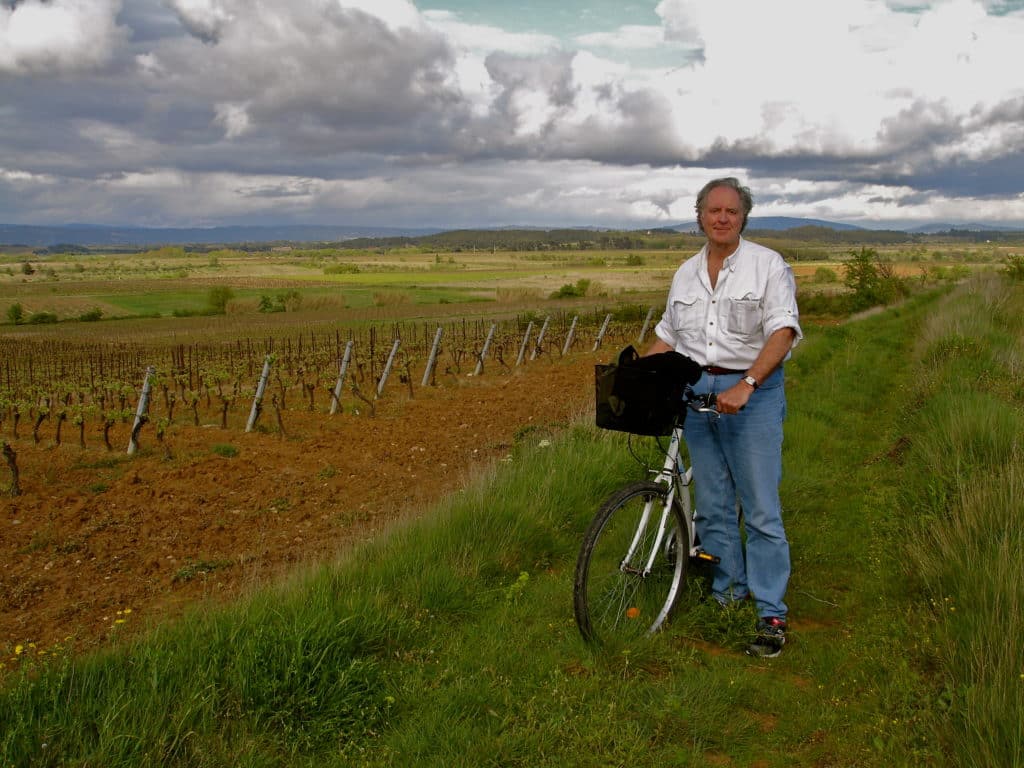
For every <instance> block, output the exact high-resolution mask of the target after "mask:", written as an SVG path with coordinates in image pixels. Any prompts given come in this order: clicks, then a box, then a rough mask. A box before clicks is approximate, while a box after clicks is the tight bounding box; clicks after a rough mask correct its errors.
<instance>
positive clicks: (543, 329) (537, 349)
mask: <svg viewBox="0 0 1024 768" xmlns="http://www.w3.org/2000/svg"><path fill="white" fill-rule="evenodd" d="M550 322H551V315H548V316H547V317H545V318H544V325H542V326H541V327H540V333H538V334H537V343H536V344H534V345H533V351H532V352H531V353H530V359H531V360H536V359H537V355H539V354H540V353H541V352H543V351H544V349H543V347H542V346H541V345H542V344H543V343H544V334H546V333H547V332H548V325H549V324H550Z"/></svg>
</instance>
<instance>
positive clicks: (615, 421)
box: [594, 346, 701, 435]
mask: <svg viewBox="0 0 1024 768" xmlns="http://www.w3.org/2000/svg"><path fill="white" fill-rule="evenodd" d="M700 376H701V368H700V366H699V365H697V363H695V362H694V361H693V360H691V359H690V358H689V357H687V356H686V355H681V354H679V353H678V352H671V351H670V352H661V353H659V354H655V355H648V356H647V357H640V355H639V354H637V351H636V350H635V349H634V348H633V347H632V346H628V347H626V348H625V349H624V350H622V352H621V353H620V354H619V360H618V362H617V363H612V364H610V365H596V366H594V386H595V392H596V406H597V408H596V413H597V426H599V427H601V428H602V429H612V430H615V431H617V432H631V433H633V434H634V435H670V434H672V427H673V426H674V425H675V424H676V422H677V420H678V422H679V423H680V424H681V423H682V421H683V418H684V416H685V413H686V406H685V405H684V404H683V390H684V389H685V388H686V386H687V385H688V384H695V383H696V382H697V380H698V379H699V378H700Z"/></svg>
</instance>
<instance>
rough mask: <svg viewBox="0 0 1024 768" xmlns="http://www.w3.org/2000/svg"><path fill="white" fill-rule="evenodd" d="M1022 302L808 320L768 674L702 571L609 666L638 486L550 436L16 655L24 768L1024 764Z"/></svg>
mask: <svg viewBox="0 0 1024 768" xmlns="http://www.w3.org/2000/svg"><path fill="white" fill-rule="evenodd" d="M1022 310H1024V294H1022V292H1021V290H1020V288H1017V289H1010V288H1007V287H1006V286H1002V287H1001V288H999V289H998V290H997V288H996V287H993V286H982V287H979V284H973V285H971V286H967V287H964V288H960V289H957V290H956V291H954V292H950V291H949V290H944V291H941V292H935V293H932V294H929V295H925V296H921V297H918V298H916V299H913V300H911V301H910V302H908V303H906V304H904V305H903V306H902V307H901V308H899V309H896V310H890V311H888V312H886V313H884V314H880V315H876V316H874V317H871V318H868V319H866V320H862V321H860V322H857V323H853V324H850V325H847V326H843V327H840V328H807V329H805V330H806V331H807V338H806V339H805V340H804V342H803V343H802V345H801V346H800V347H799V348H798V350H797V352H796V353H795V354H794V357H793V359H792V360H791V361H790V363H789V364H788V365H787V370H786V373H787V379H788V385H789V386H788V393H789V401H790V407H789V408H790V410H789V420H788V422H787V431H786V444H785V477H784V480H783V486H782V494H783V502H784V505H785V509H786V523H787V530H788V534H789V538H790V541H791V546H792V551H793V565H794V570H793V578H792V581H791V584H790V591H789V595H788V597H787V600H788V602H789V603H790V608H791V615H790V618H791V627H792V630H791V641H790V642H789V643H788V644H787V646H786V650H785V652H784V653H783V655H782V656H781V657H780V658H778V659H775V660H772V661H755V660H752V659H750V658H748V657H746V656H745V655H743V654H742V652H741V648H742V647H743V645H744V643H745V642H746V640H747V638H748V637H749V632H750V629H751V627H752V624H753V619H754V616H753V614H752V612H751V609H750V608H749V607H742V608H740V609H738V610H731V611H728V612H725V613H722V612H719V611H718V610H717V609H714V608H712V607H711V606H710V605H708V603H707V602H706V601H701V599H700V598H701V592H702V581H701V578H700V577H699V576H696V577H695V578H693V579H691V581H690V583H689V590H688V594H687V595H686V596H685V598H684V599H685V603H684V606H683V610H682V611H681V612H680V615H679V616H678V617H677V619H676V620H675V621H674V622H673V623H672V624H671V626H670V627H669V628H668V629H667V630H666V631H665V632H663V633H661V634H660V635H658V636H657V637H655V638H652V639H650V640H649V641H646V642H643V643H640V644H638V645H635V646H632V647H627V648H622V647H619V648H612V649H605V650H597V649H593V648H590V647H588V646H586V645H585V644H584V643H583V642H582V641H581V640H580V638H579V637H578V634H577V631H576V628H575V625H574V622H573V619H572V608H571V590H572V571H573V565H574V561H575V556H576V551H577V548H578V546H579V542H580V539H581V536H582V532H583V530H584V529H585V527H586V525H587V523H588V521H589V518H590V516H591V515H592V514H593V512H594V510H595V509H596V508H597V506H598V504H599V503H600V501H601V500H602V499H603V498H604V497H606V496H607V495H608V494H609V493H611V492H612V490H613V489H615V488H616V487H618V486H619V485H621V484H623V483H625V482H627V481H629V480H633V479H636V478H637V477H638V476H639V475H640V474H641V470H639V468H638V467H636V466H635V464H634V463H633V461H632V459H631V458H630V456H629V453H628V451H627V450H626V446H625V441H624V439H623V438H622V436H618V435H609V434H606V433H599V432H598V431H597V430H595V429H594V428H592V427H590V426H589V425H575V426H571V427H569V428H568V429H567V430H566V431H565V432H564V433H563V434H561V435H559V436H557V437H555V438H554V439H551V437H552V436H551V435H548V434H545V435H543V436H542V435H538V434H535V433H533V432H531V431H529V430H524V431H522V432H521V434H520V435H519V438H518V440H517V443H516V445H515V447H514V449H513V451H512V460H511V462H509V463H502V464H500V465H499V466H498V467H497V468H496V469H495V470H494V471H493V472H490V473H487V474H484V475H481V476H480V477H479V478H477V480H476V481H474V482H472V483H471V484H470V485H469V486H468V487H467V488H466V489H465V490H464V491H462V492H461V493H459V494H457V495H455V496H453V497H451V498H450V499H449V500H447V501H446V502H445V503H443V504H441V505H439V506H438V507H437V508H435V509H433V510H430V511H429V512H428V513H427V514H425V515H424V516H423V521H422V522H419V523H415V524H408V525H406V526H404V527H401V528H397V529H395V530H393V531H392V532H390V534H388V535H387V536H384V537H381V538H379V539H377V540H376V541H374V542H372V543H370V544H368V545H364V546H361V547H359V548H358V549H355V550H353V551H352V552H351V553H350V554H349V555H348V556H346V557H345V558H344V559H342V560H341V561H340V562H338V563H335V564H331V565H325V566H323V567H321V568H319V569H316V570H313V571H310V572H306V573H302V574H298V575H296V576H295V577H294V578H293V579H292V580H290V581H289V582H287V583H285V584H282V585H280V586H279V587H277V588H275V589H273V590H268V591H264V592H261V593H259V594H256V595H254V596H253V597H251V598H250V599H249V600H247V601H245V602H243V603H239V604H236V605H232V606H228V607H225V608H222V609H216V610H215V609H209V608H208V609H205V610H195V611H193V612H192V613H190V614H189V615H188V616H186V617H185V619H183V620H180V621H177V622H174V623H172V624H167V625H164V626H161V627H158V628H157V629H155V630H154V631H153V632H151V633H150V634H148V635H145V636H143V637H140V638H139V639H136V640H133V641H131V642H130V643H125V644H124V645H122V646H120V647H115V648H113V649H111V650H108V651H105V652H102V653H99V654H95V655H91V656H88V657H85V658H72V657H71V656H70V655H68V654H67V653H63V652H56V653H52V654H48V655H47V656H45V657H36V658H34V660H33V661H31V662H28V661H25V656H26V655H27V654H20V655H18V656H17V657H15V655H14V653H13V650H9V652H7V653H4V658H5V659H6V662H5V663H7V664H9V665H10V666H13V667H14V670H13V671H12V672H10V674H9V676H8V679H7V686H6V688H5V690H4V692H3V694H2V696H0V722H2V723H3V724H4V728H2V729H0V764H4V765H6V764H12V765H104V766H120V765H125V766H127V765H133V766H134V765H180V766H221V765H245V766H271V765H274V766H277V765H288V766H292V765H295V766H313V765H315V766H318V767H321V766H349V765H353V766H355V765H358V766H406V765H415V766H445V767H446V768H447V767H448V766H467V768H468V767H469V766H474V767H475V766H484V765H492V766H530V767H531V768H533V767H534V766H565V765H572V766H595V767H596V766H618V765H679V766H689V765H693V766H698V765H700V766H703V765H758V766H768V767H771V766H819V765H829V766H920V765H924V766H929V765H932V766H945V765H971V766H974V765H977V766H992V765H1000V766H1001V765H1016V764H1021V762H1022V760H1024V754H1022V752H1021V745H1022V739H1021V722H1022V721H1024V700H1022V699H1024V679H1022V678H1021V675H1022V674H1024V669H1022V668H1021V667H1020V660H1021V658H1024V641H1022V640H1021V639H1020V638H1022V637H1024V626H1021V624H1022V623H1024V611H1022V610H1021V609H1022V606H1024V577H1022V575H1021V574H1022V572H1021V569H1020V560H1019V552H1020V549H1021V544H1022V543H1024V542H1022V534H1021V527H1020V526H1019V520H1018V518H1019V506H1020V502H1019V500H1020V498H1021V497H1022V491H1024V488H1022V485H1024V466H1022V461H1021V451H1020V446H1019V437H1018V436H1019V435H1020V434H1021V433H1022V429H1021V428H1022V426H1024V424H1022V423H1021V404H1022V402H1021V399H1020V394H1019V390H1018V389H1014V388H1013V387H1012V386H1007V385H1006V383H1005V382H1006V380H1007V379H1008V378H1012V376H1010V371H1011V369H1012V366H1014V365H1018V363H1017V361H1018V360H1019V359H1020V352H1021V349H1022V342H1021V327H1020V321H1019V320H1017V319H1016V318H1020V317H1022V316H1024V311H1022ZM968 322H970V323H972V325H971V326H970V328H969V329H968V328H967V326H966V325H965V324H966V323H968ZM1007 329H1009V330H1007ZM961 339H970V340H971V343H964V342H963V341H962V340H961ZM939 349H941V350H942V352H941V354H938V353H937V352H936V350H939ZM1018 370H1019V369H1018ZM542 437H543V438H544V440H545V441H548V440H550V443H549V444H548V445H542V440H541V438H542ZM645 450H651V449H650V446H648V448H646V449H645ZM2 650H3V649H0V651H2ZM15 658H17V659H18V660H17V661H12V659H15ZM44 743H45V744H46V747H45V748H44V747H43V746H42V745H43V744H44Z"/></svg>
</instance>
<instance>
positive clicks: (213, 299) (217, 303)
mask: <svg viewBox="0 0 1024 768" xmlns="http://www.w3.org/2000/svg"><path fill="white" fill-rule="evenodd" d="M233 298H235V292H234V291H232V290H231V289H230V288H228V287H227V286H226V285H215V286H214V287H213V288H211V289H210V290H209V292H208V293H207V294H206V304H207V306H209V307H210V309H211V310H213V313H214V314H217V315H223V314H224V313H225V312H226V311H227V306H228V302H229V301H231V300H232V299H233Z"/></svg>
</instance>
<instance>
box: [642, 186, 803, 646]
mask: <svg viewBox="0 0 1024 768" xmlns="http://www.w3.org/2000/svg"><path fill="white" fill-rule="evenodd" d="M752 207H753V198H752V197H751V195H750V190H748V189H747V188H746V187H744V186H741V185H740V183H739V181H738V180H736V179H735V178H731V177H730V178H724V179H715V180H714V181H711V182H709V183H708V184H707V185H705V187H704V188H703V189H702V190H701V191H700V193H699V194H698V196H697V206H696V210H697V223H698V226H699V227H700V229H701V231H702V232H703V233H704V235H705V236H706V237H707V243H706V244H705V245H704V247H703V248H702V249H701V250H700V251H699V252H698V253H697V254H696V255H694V256H692V257H691V258H689V259H688V260H687V261H685V262H684V263H683V265H682V266H681V267H680V268H679V270H678V271H677V272H676V274H675V277H674V278H673V280H672V287H671V289H670V291H669V295H668V302H667V305H666V308H665V313H664V315H662V318H661V321H660V322H659V323H658V325H657V327H656V329H655V332H656V334H657V337H658V338H657V340H656V341H655V342H654V344H653V345H652V346H651V348H650V349H649V350H648V351H647V354H654V353H656V352H666V351H668V350H675V351H676V352H680V353H682V354H684V355H687V356H689V357H691V358H692V359H693V360H695V361H696V362H697V363H699V364H700V365H701V366H702V368H703V375H702V376H701V378H700V380H699V381H698V382H697V384H696V385H694V391H696V392H697V393H705V392H715V393H717V396H718V411H719V412H720V413H721V414H722V415H721V416H720V417H719V416H715V415H713V414H711V415H705V414H700V415H698V414H693V413H691V414H689V415H688V416H687V419H686V429H685V432H684V434H685V437H686V445H687V448H688V449H689V452H690V460H691V462H692V463H693V476H694V485H695V488H696V491H695V494H696V508H697V519H696V524H697V534H698V536H699V537H700V541H701V545H702V546H703V547H704V549H705V550H706V551H707V552H709V553H711V554H714V555H717V556H718V557H720V558H721V562H720V563H719V564H718V565H716V566H715V570H714V578H713V581H712V593H713V596H714V598H715V599H716V600H717V601H718V602H719V603H720V604H722V605H723V606H727V605H729V604H730V603H733V602H735V601H739V600H745V599H748V598H750V597H751V596H752V597H753V599H754V600H755V601H756V604H757V611H758V616H759V619H758V625H757V635H756V637H755V639H754V641H753V643H752V644H751V645H750V646H749V648H748V649H747V652H748V653H749V654H751V655H754V656H759V657H766V658H774V657H775V656H778V655H779V653H780V652H781V651H782V646H783V644H784V643H785V642H786V614H787V607H786V603H785V602H784V597H785V593H786V585H787V583H788V581H789V572H790V562H789V543H788V542H787V540H786V533H785V530H784V528H783V525H782V505H781V503H780V501H779V482H780V481H781V478H782V422H783V420H784V418H785V415H786V398H785V391H784V386H783V368H782V363H783V361H784V360H785V359H786V358H787V357H788V356H789V352H790V350H791V349H792V348H793V346H795V345H796V344H797V343H798V342H799V340H800V339H801V338H802V336H803V334H802V331H801V330H800V322H799V313H798V311H797V305H796V282H795V280H794V278H793V270H792V269H791V268H790V267H789V265H788V264H786V262H785V261H784V260H783V259H782V257H781V256H780V255H779V254H778V253H776V252H775V251H772V250H769V249H768V248H764V247H762V246H760V245H757V244H756V243H752V242H750V241H748V240H744V239H743V238H742V237H741V233H742V232H743V230H744V229H745V228H746V225H747V216H748V215H749V213H750V209H751V208H752ZM741 515H742V519H743V522H744V527H745V531H746V547H745V549H744V545H743V541H742V538H741V534H740V516H741Z"/></svg>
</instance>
